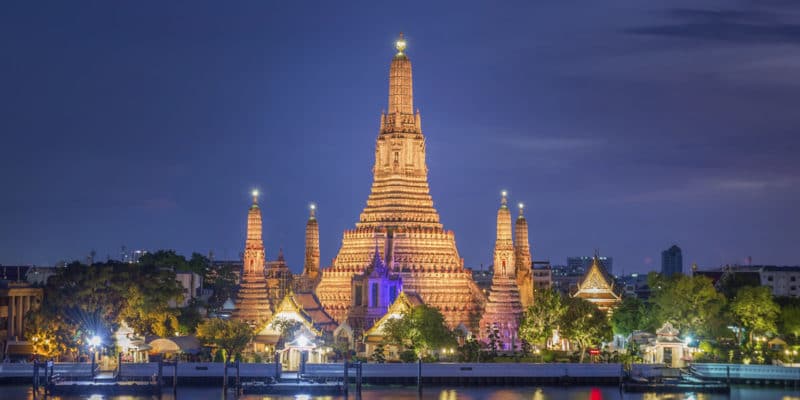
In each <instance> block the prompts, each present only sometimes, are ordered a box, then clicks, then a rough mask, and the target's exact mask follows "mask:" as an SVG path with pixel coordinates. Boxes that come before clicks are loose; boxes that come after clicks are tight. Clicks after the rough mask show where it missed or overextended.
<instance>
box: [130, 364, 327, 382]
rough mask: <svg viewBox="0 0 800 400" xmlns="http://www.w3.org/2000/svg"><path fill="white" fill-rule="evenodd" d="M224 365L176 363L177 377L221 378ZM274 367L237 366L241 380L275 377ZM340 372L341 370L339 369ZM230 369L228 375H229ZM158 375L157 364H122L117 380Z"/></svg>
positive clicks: (170, 371)
mask: <svg viewBox="0 0 800 400" xmlns="http://www.w3.org/2000/svg"><path fill="white" fill-rule="evenodd" d="M164 368H165V370H167V371H165V372H164V375H165V376H172V368H173V367H164ZM224 368H225V365H224V364H223V363H214V362H180V361H179V362H178V377H181V378H185V377H186V378H188V377H191V378H203V377H209V378H211V377H220V378H221V377H222V375H223V374H224ZM275 369H276V367H275V364H274V363H270V364H247V363H240V364H239V376H241V377H243V378H261V377H267V376H275V374H276V371H275ZM340 370H341V368H340ZM231 373H232V372H231V370H230V368H229V369H228V374H231ZM153 375H158V363H157V362H149V363H122V364H120V369H119V375H118V377H119V379H120V380H129V379H137V378H146V377H152V376H153Z"/></svg>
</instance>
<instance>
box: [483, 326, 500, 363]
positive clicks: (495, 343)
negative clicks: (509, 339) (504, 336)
mask: <svg viewBox="0 0 800 400" xmlns="http://www.w3.org/2000/svg"><path fill="white" fill-rule="evenodd" d="M486 338H487V339H488V340H489V341H488V342H487V343H486V350H487V352H488V355H489V357H490V358H491V359H495V358H497V354H498V351H499V350H500V349H501V348H503V341H502V340H501V337H500V329H498V328H497V325H495V324H486Z"/></svg>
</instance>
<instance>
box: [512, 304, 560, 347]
mask: <svg viewBox="0 0 800 400" xmlns="http://www.w3.org/2000/svg"><path fill="white" fill-rule="evenodd" d="M565 311H566V307H565V306H564V304H563V301H562V298H561V295H560V294H558V292H556V291H555V290H543V291H541V292H536V301H535V302H534V304H533V305H532V306H530V307H528V309H527V310H525V313H524V314H523V316H522V321H521V322H520V327H519V337H520V338H521V339H522V340H524V341H526V342H528V343H530V344H534V345H539V346H542V347H543V346H545V345H546V344H547V340H548V339H549V338H551V337H552V336H553V330H555V329H558V325H559V323H561V319H562V317H563V316H564V312H565Z"/></svg>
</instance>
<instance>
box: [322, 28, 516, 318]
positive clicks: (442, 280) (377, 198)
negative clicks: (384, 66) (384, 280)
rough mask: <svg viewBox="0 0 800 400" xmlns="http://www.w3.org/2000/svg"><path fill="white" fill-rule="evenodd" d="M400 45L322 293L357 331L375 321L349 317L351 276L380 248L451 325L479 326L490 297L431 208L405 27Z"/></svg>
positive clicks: (410, 288) (407, 284)
mask: <svg viewBox="0 0 800 400" xmlns="http://www.w3.org/2000/svg"><path fill="white" fill-rule="evenodd" d="M395 47H396V49H397V54H395V56H394V58H393V59H392V64H391V67H390V69H389V108H388V111H387V112H386V113H381V123H380V130H379V133H378V138H377V140H376V145H375V165H374V166H373V168H372V173H373V182H372V190H371V192H370V194H369V197H368V198H367V205H366V207H364V211H362V213H361V216H360V218H359V221H358V222H357V223H356V229H354V230H348V231H345V232H344V236H343V238H342V247H341V248H340V250H339V254H338V255H337V256H336V258H335V259H334V260H333V265H331V266H330V267H329V268H327V269H325V270H323V271H322V281H321V282H320V284H319V286H318V287H317V289H316V293H317V296H319V299H320V301H321V302H322V304H323V306H324V307H325V309H326V310H327V311H328V312H329V313H330V314H331V316H332V317H333V318H334V319H336V320H337V321H339V322H340V323H341V322H344V321H347V322H348V323H349V324H350V325H351V326H352V327H353V328H354V330H356V331H359V330H361V329H366V328H369V327H366V326H359V325H361V324H360V323H359V321H354V320H352V319H350V320H348V316H349V311H350V309H351V307H352V306H353V305H354V304H353V294H352V293H353V292H352V288H351V281H352V278H353V276H354V275H356V274H361V273H362V272H363V271H364V269H365V268H366V267H368V266H369V265H370V262H371V261H372V259H373V257H374V254H375V249H376V247H377V248H378V251H379V253H380V258H381V259H382V260H385V263H386V265H387V266H388V267H389V269H390V271H391V272H392V273H396V274H399V275H400V277H401V278H402V286H403V290H404V291H406V292H416V293H417V294H418V295H419V296H420V297H421V298H422V300H423V301H424V302H425V303H426V304H428V305H430V306H434V307H436V308H438V309H439V310H440V311H441V312H442V314H444V316H445V318H446V320H447V322H448V324H449V325H450V326H451V327H453V328H454V327H456V326H457V325H459V324H463V325H464V327H465V328H467V329H474V328H477V324H478V321H479V318H480V313H481V310H482V308H483V303H484V301H485V298H484V296H483V294H482V293H481V292H480V290H479V289H478V287H477V286H476V285H475V283H474V281H473V280H472V277H471V274H470V273H469V271H468V270H466V269H464V265H463V263H464V262H463V260H462V259H461V257H460V256H459V254H458V249H457V248H456V242H455V235H454V234H453V232H452V231H446V230H444V229H443V227H442V224H441V223H440V222H439V214H438V212H437V211H436V209H435V208H434V207H433V199H432V198H431V195H430V189H429V187H428V166H427V164H426V162H425V137H424V136H423V134H422V126H421V119H420V114H419V111H418V110H417V111H416V113H415V112H414V96H413V85H412V78H411V61H410V60H409V59H408V56H407V55H406V54H405V48H406V41H405V40H404V39H403V35H402V34H400V38H399V39H398V40H397V42H396V43H395ZM512 265H513V264H512ZM379 297H382V296H379Z"/></svg>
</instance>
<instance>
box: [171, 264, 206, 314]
mask: <svg viewBox="0 0 800 400" xmlns="http://www.w3.org/2000/svg"><path fill="white" fill-rule="evenodd" d="M175 280H176V281H178V283H180V284H181V287H182V288H183V301H181V302H180V303H178V302H176V301H174V300H172V301H170V304H169V305H170V307H186V306H188V305H189V302H190V301H192V300H193V299H196V298H198V297H200V296H201V295H202V294H203V277H202V276H200V275H198V274H197V273H194V272H189V271H184V272H176V273H175Z"/></svg>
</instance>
